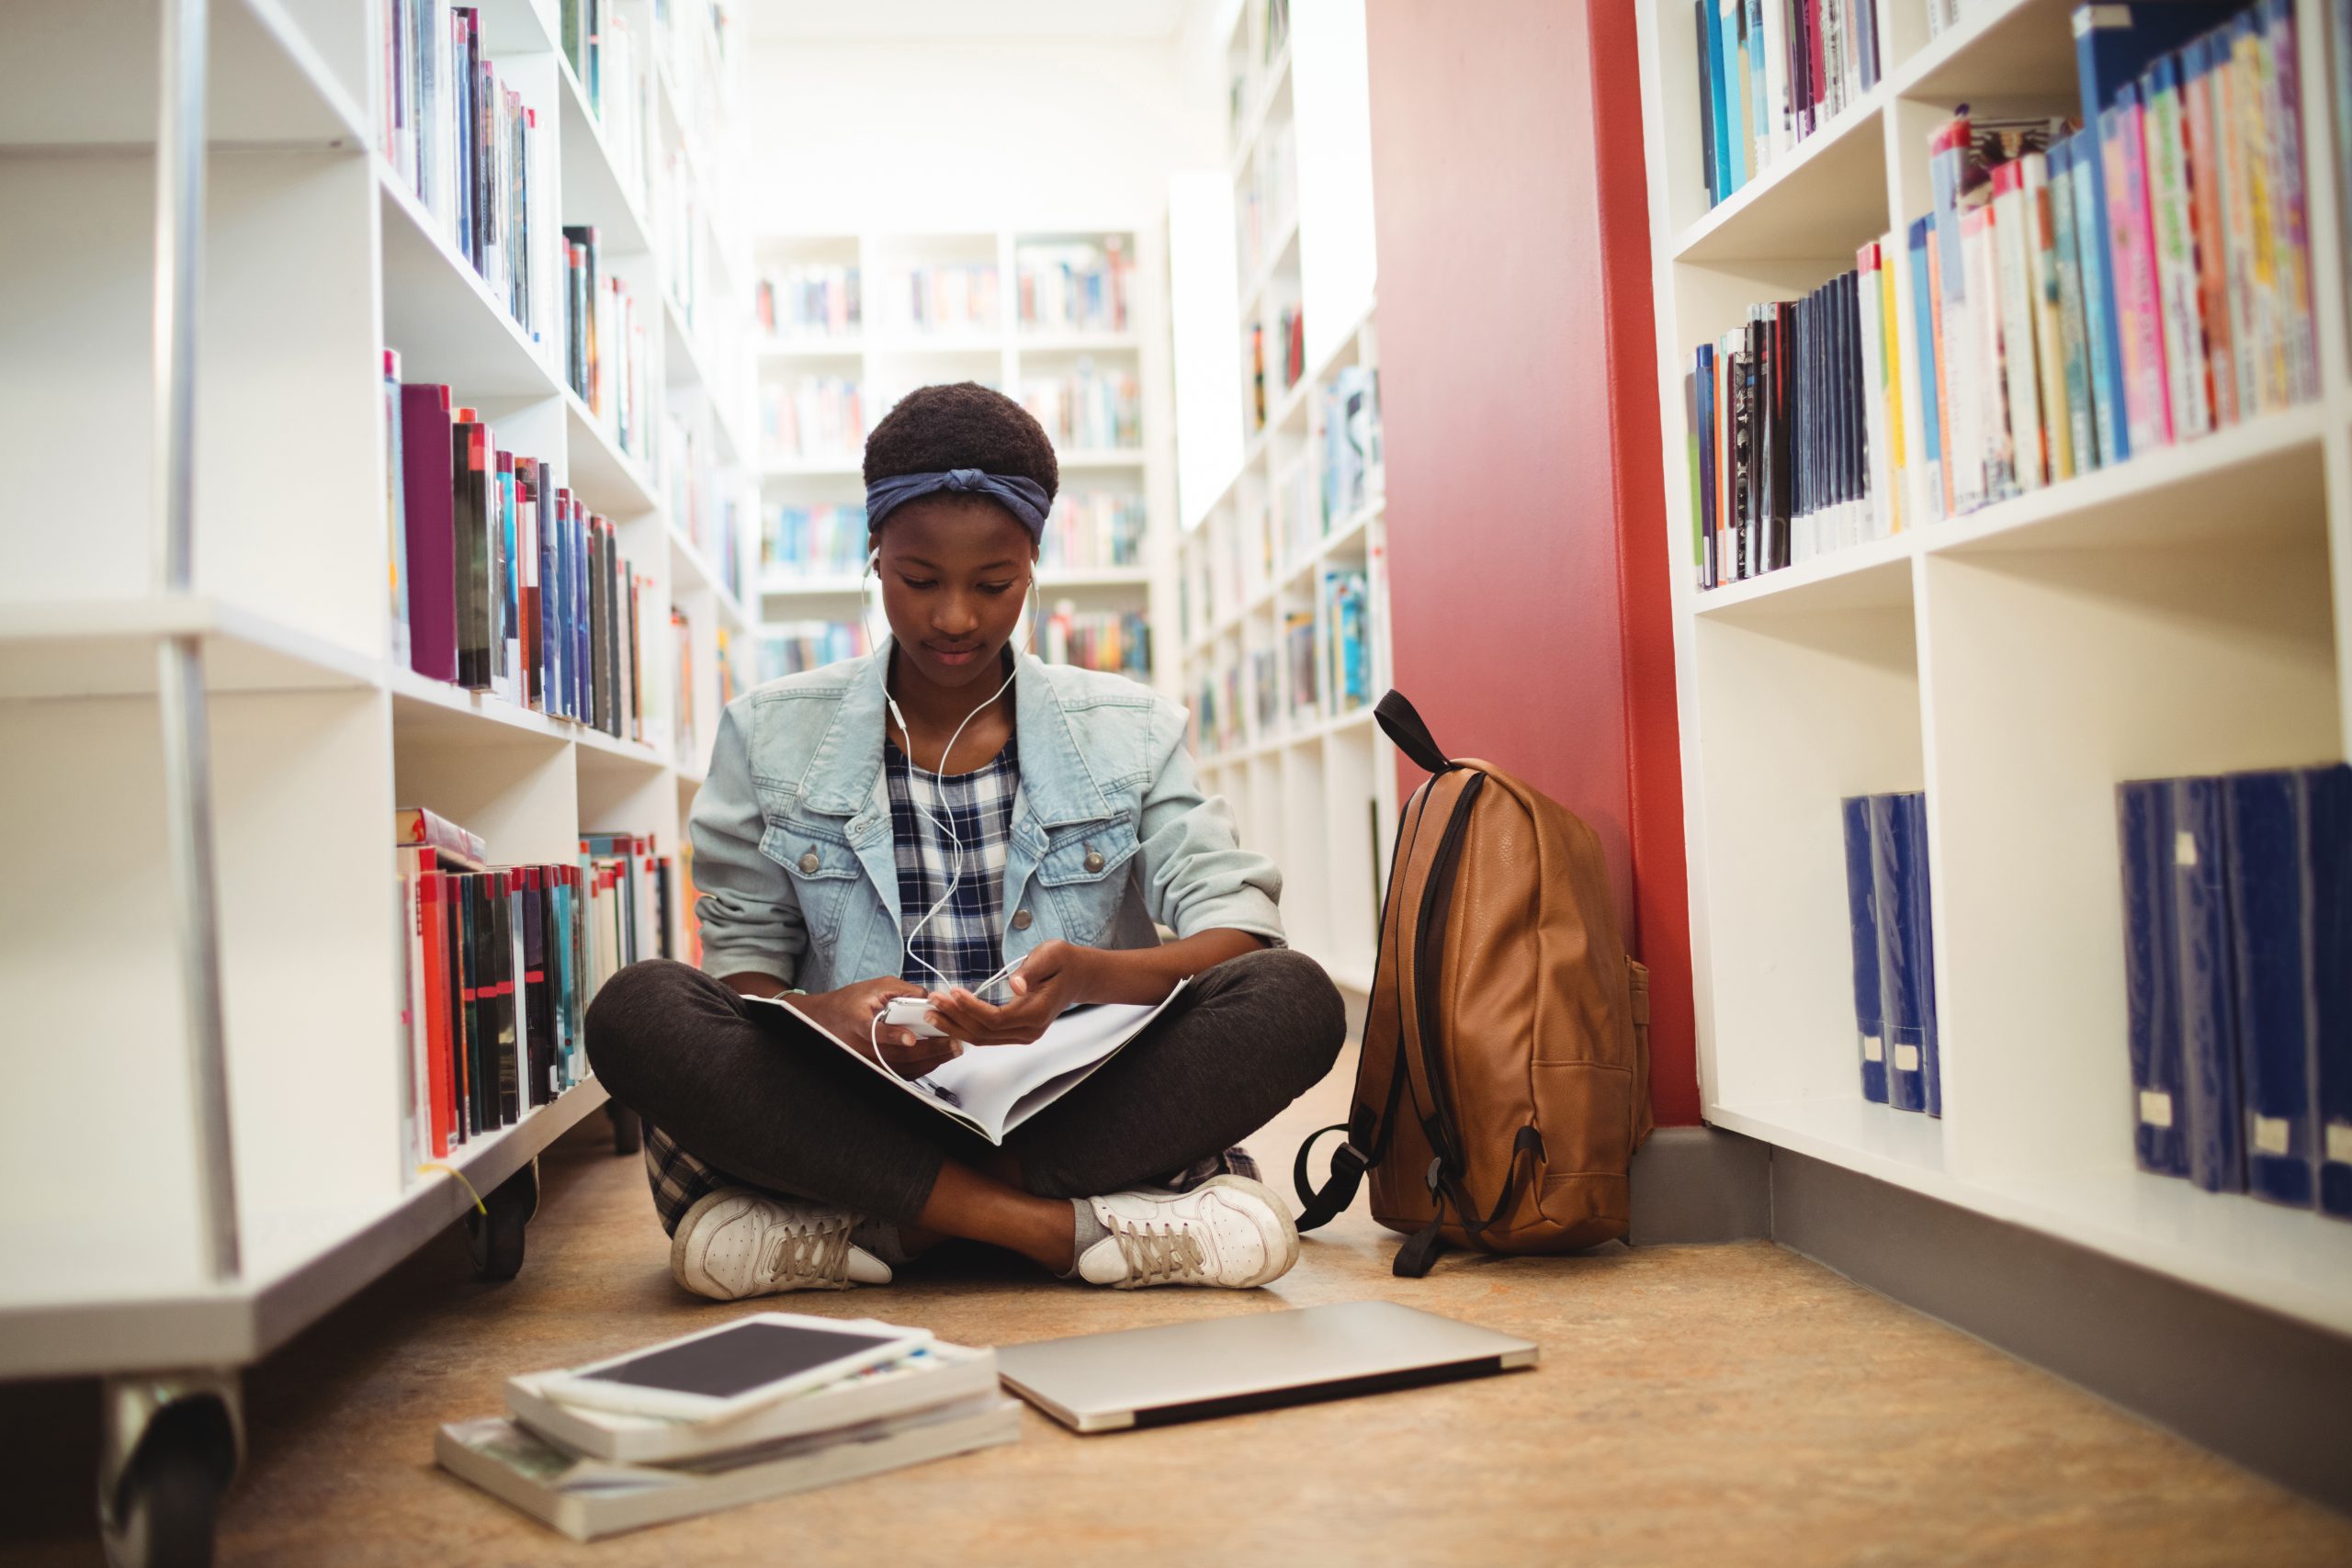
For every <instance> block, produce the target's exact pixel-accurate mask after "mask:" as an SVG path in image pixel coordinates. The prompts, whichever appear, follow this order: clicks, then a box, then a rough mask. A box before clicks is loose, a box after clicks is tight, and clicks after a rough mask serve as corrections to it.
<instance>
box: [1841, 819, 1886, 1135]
mask: <svg viewBox="0 0 2352 1568" xmlns="http://www.w3.org/2000/svg"><path fill="white" fill-rule="evenodd" d="M1841 810H1842V815H1843V817H1844V819H1845V824H1846V926H1847V933H1848V935H1849V938H1850V939H1851V942H1852V946H1853V954H1854V1034H1855V1037H1856V1039H1857V1040H1858V1041H1859V1043H1860V1051H1861V1060H1862V1098H1863V1099H1864V1100H1869V1101H1871V1103H1872V1104H1874V1105H1884V1104H1885V1103H1886V1022H1885V1018H1884V1015H1883V1011H1882V1010H1881V1008H1880V1006H1879V984H1878V983H1879V974H1878V892H1877V886H1876V882H1875V875H1876V874H1875V873H1874V872H1873V871H1872V870H1871V802H1870V797H1869V796H1868V795H1853V796H1850V797H1849V798H1848V799H1847V800H1846V801H1845V802H1844V803H1843V805H1842V807H1841Z"/></svg>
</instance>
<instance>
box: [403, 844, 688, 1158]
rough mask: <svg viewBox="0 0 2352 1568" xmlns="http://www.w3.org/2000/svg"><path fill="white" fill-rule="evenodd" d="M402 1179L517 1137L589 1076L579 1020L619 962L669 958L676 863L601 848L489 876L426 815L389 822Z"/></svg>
mask: <svg viewBox="0 0 2352 1568" xmlns="http://www.w3.org/2000/svg"><path fill="white" fill-rule="evenodd" d="M393 841H394V844H395V846H396V850H397V856H396V858H397V863H398V874H399V888H400V900H401V930H402V931H404V932H405V933H406V936H405V940H404V942H403V943H402V946H401V975H402V987H401V1025H402V1041H403V1044H404V1045H405V1047H406V1053H407V1055H406V1066H407V1082H408V1085H409V1093H408V1098H407V1102H406V1109H407V1111H408V1129H407V1131H408V1137H407V1140H406V1142H407V1146H408V1148H409V1150H410V1152H411V1153H412V1155H413V1156H414V1157H413V1159H412V1160H411V1162H410V1163H411V1166H412V1167H414V1166H418V1165H422V1164H424V1162H426V1161H428V1160H438V1159H446V1158H447V1157H448V1154H449V1150H450V1149H451V1148H452V1147H453V1146H455V1145H461V1144H464V1143H467V1142H469V1141H470V1140H472V1139H474V1138H478V1137H481V1136H484V1135H486V1134H491V1133H494V1132H496V1131H498V1130H499V1129H500V1128H501V1127H505V1126H509V1125H512V1124H513V1123H514V1122H517V1121H519V1120H521V1119H522V1117H523V1116H524V1115H525V1114H526V1113H527V1112H528V1111H530V1109H531V1108H532V1107H534V1106H538V1105H544V1104H546V1103H548V1101H550V1100H554V1099H555V1098H556V1097H557V1096H558V1095H560V1094H561V1093H562V1092H563V1091H564V1090H565V1089H569V1088H571V1086H572V1085H573V1084H575V1083H577V1082H579V1081H580V1080H581V1079H582V1077H586V1076H587V1072H588V1063H587V1057H586V1055H585V1053H584V1052H583V1050H582V1045H581V1021H582V1018H583V1017H584V1016H585V1014H586V1012H587V1008H588V1003H589V1001H590V999H591V998H594V996H595V994H596V990H597V988H598V987H601V986H602V985H603V984H604V983H605V980H606V979H607V978H609V977H610V976H611V975H612V974H613V972H614V971H616V970H617V969H618V968H620V967H621V965H622V964H628V963H634V962H635V961H636V960H637V959H639V958H641V957H642V958H651V957H657V956H658V957H666V956H668V954H669V942H668V935H667V933H668V930H669V922H668V919H667V910H666V906H667V903H668V901H669V892H668V889H669V886H670V867H669V862H668V861H667V860H666V859H664V858H662V857H661V856H659V855H657V854H656V853H655V852H654V849H653V840H652V839H651V838H650V836H647V837H637V836H632V835H624V834H595V835H592V836H591V837H589V838H587V839H583V840H581V852H580V858H579V860H578V861H577V862H576V863H552V864H539V865H505V866H502V865H494V864H492V863H491V860H490V852H489V846H488V845H486V844H485V843H484V842H483V841H482V840H481V839H480V838H479V837H477V836H476V835H474V834H472V833H469V832H468V831H467V830H466V829H463V828H460V827H458V825H457V824H455V823H453V822H451V821H449V820H448V819H447V818H443V817H441V816H439V815H437V814H436V813H435V812H433V811H430V810H427V809H425V808H424V807H403V808H402V809H401V810H400V811H399V812H397V813H395V814H394V818H393Z"/></svg>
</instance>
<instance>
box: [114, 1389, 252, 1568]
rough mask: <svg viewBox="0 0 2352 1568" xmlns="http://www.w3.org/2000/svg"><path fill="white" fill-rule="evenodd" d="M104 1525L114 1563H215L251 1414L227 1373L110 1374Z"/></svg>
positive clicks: (171, 1566) (133, 1566)
mask: <svg viewBox="0 0 2352 1568" xmlns="http://www.w3.org/2000/svg"><path fill="white" fill-rule="evenodd" d="M104 1398H105V1401H106V1447H105V1450H104V1451H103V1453H102V1455H101V1457H100V1459H99V1469H98V1534H99V1537H100V1539H101V1540H102V1541H103V1542H104V1544H105V1547H106V1554H107V1562H109V1563H112V1564H114V1568H208V1565H209V1563H210V1562H212V1530H213V1522H214V1519H215V1517H216V1516H217V1515H218V1513H219V1510H220V1499H221V1497H222V1495H225V1494H226V1493H227V1492H228V1490H229V1483H230V1482H231V1481H232V1480H234V1479H235V1477H236V1473H237V1460H238V1453H239V1450H240V1449H241V1448H242V1447H243V1435H242V1427H243V1413H242V1410H241V1408H240V1405H241V1401H240V1400H239V1398H238V1393H237V1385H236V1381H235V1379H234V1378H233V1377H232V1376H230V1375H229V1374H226V1373H221V1372H184V1373H174V1374H170V1375H166V1376H162V1377H152V1378H115V1379H108V1380H107V1384H106V1388H105V1393H104Z"/></svg>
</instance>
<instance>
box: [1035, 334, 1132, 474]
mask: <svg viewBox="0 0 2352 1568" xmlns="http://www.w3.org/2000/svg"><path fill="white" fill-rule="evenodd" d="M1021 406H1022V407H1023V408H1025V409H1027V410H1028V411H1029V412H1030V413H1031V414H1032V415H1033V416H1035V419H1036V421H1037V423H1039V424H1042V425H1044V426H1045V427H1046V434H1047V435H1048V436H1050V437H1052V439H1053V442H1054V445H1055V446H1057V447H1060V448H1062V449H1063V450H1065V451H1067V450H1069V448H1071V447H1084V448H1090V449H1095V448H1106V447H1118V446H1125V447H1134V446H1142V445H1143V383H1142V382H1141V381H1139V380H1137V379H1136V373H1135V372H1134V371H1132V370H1115V369H1101V368H1098V367H1096V366H1095V363H1094V361H1093V359H1092V358H1091V357H1089V356H1086V355H1080V358H1079V361H1078V367H1077V368H1076V369H1075V370H1073V371H1071V372H1070V373H1069V375H1067V376H1051V377H1031V378H1027V379H1025V380H1023V383H1022V386H1021Z"/></svg>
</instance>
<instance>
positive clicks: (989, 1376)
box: [434, 1320, 1021, 1540]
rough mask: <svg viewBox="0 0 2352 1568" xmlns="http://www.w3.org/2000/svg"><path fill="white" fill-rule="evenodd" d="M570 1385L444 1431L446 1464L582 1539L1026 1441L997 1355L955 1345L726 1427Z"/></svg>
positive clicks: (518, 1384) (522, 1389) (732, 1419)
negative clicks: (575, 1390)
mask: <svg viewBox="0 0 2352 1568" xmlns="http://www.w3.org/2000/svg"><path fill="white" fill-rule="evenodd" d="M869 1321H870V1320H869ZM826 1326H827V1327H850V1328H854V1327H861V1326H867V1324H861V1323H859V1322H857V1321H855V1320H853V1321H851V1322H849V1323H833V1322H828V1323H827V1324H826ZM871 1326H872V1327H874V1328H876V1329H877V1330H888V1328H889V1325H884V1324H871ZM559 1375H560V1374H554V1373H536V1374H532V1375H529V1376H525V1377H516V1378H510V1379H508V1380H507V1383H506V1407H507V1412H508V1414H507V1415H505V1416H487V1417H484V1418H482V1419H480V1420H475V1421H455V1422H451V1423H449V1424H447V1425H446V1426H444V1427H441V1428H440V1430H439V1432H438V1433H437V1434H436V1435H435V1440H434V1456H435V1458H436V1459H437V1460H438V1461H440V1463H441V1465H442V1466H443V1468H445V1469H447V1470H448V1471H450V1472H453V1473H455V1474H457V1475H458V1476H460V1477H462V1478H463V1479H465V1480H467V1481H469V1482H471V1483H473V1484H475V1485H476V1486H479V1487H481V1489H482V1490H483V1491H485V1492H488V1493H489V1494H491V1495H492V1496H494V1497H497V1498H499V1499H501V1500H502V1501H503V1502H506V1503H509V1504H512V1505H513V1506H515V1507H517V1508H520V1509H521V1510H522V1511H523V1512H525V1513H526V1514H529V1515H530V1516H531V1517H534V1518H536V1519H538V1520H539V1521H540V1522H541V1523H543V1524H546V1525H548V1526H551V1527H552V1528H554V1529H558V1530H560V1531H562V1532H563V1533H564V1534H565V1535H568V1536H570V1537H571V1538H572V1539H573V1540H595V1539H597V1538H598V1537H600V1536H607V1535H614V1534H617V1533H619V1532H621V1531H623V1530H631V1529H643V1528H645V1527H647V1526H649V1525H658V1524H667V1523H670V1522H672V1521H673V1520H676V1519H684V1518H692V1517H695V1516H697V1515H701V1514H707V1513H712V1512H715V1511H717V1510H718V1509H720V1508H730V1507H735V1506H740V1505H741V1504H745V1503H753V1502H758V1501H760V1500H762V1499H763V1498H768V1497H781V1496H786V1495H790V1494H792V1493H796V1492H806V1491H809V1490H811V1489H813V1488H815V1487H819V1486H828V1485H831V1484H834V1483H839V1482H843V1481H854V1480H856V1479H858V1478H859V1477H861V1476H867V1475H876V1474H879V1473H881V1472H885V1471H890V1470H898V1469H901V1468H903V1467H905V1466H908V1465H911V1464H921V1463H923V1462H925V1461H930V1460H934V1459H944V1458H947V1457H948V1456H950V1455H953V1454H961V1453H970V1452H973V1451H975V1450H979V1449H985V1448H993V1447H995V1446H997V1445H999V1444H1002V1443H1010V1442H1012V1441H1014V1440H1016V1439H1017V1438H1019V1437H1020V1434H1021V1424H1020V1406H1019V1405H1018V1404H1015V1403H1014V1402H1013V1401H1012V1400H1009V1399H1006V1398H1005V1397H1003V1395H1002V1394H1001V1393H998V1392H997V1385H996V1384H997V1373H996V1353H995V1352H994V1351H993V1350H989V1349H985V1348H981V1349H974V1348H967V1347H965V1346H961V1345H951V1344H948V1343H946V1342H944V1341H943V1340H927V1341H926V1342H925V1343H923V1344H921V1345H919V1346H917V1347H916V1348H913V1349H911V1350H910V1351H908V1352H907V1353H906V1354H904V1355H902V1356H900V1357H899V1359H896V1360H890V1361H885V1362H883V1363H882V1364H880V1365H879V1366H874V1367H869V1368H866V1369H865V1371H856V1372H852V1373H849V1374H847V1375H845V1376H843V1377H842V1378H840V1379H838V1380H837V1381H834V1382H825V1383H820V1384H819V1385H818V1386H816V1387H814V1388H811V1389H809V1390H806V1391H804V1392H801V1393H792V1394H787V1395H786V1396H785V1397H783V1398H780V1399H776V1400H774V1401H772V1402H769V1403H766V1404H760V1405H757V1406H755V1407H753V1408H752V1409H751V1410H749V1411H747V1412H745V1413H743V1414H741V1415H737V1416H729V1417H727V1418H725V1419H718V1420H711V1419H703V1420H695V1419H686V1418H680V1417H670V1416H639V1415H626V1414H621V1413H618V1412H615V1411H609V1410H604V1409H596V1408H591V1407H588V1406H585V1405H580V1404H566V1403H563V1402H561V1401H559V1400H558V1399H556V1398H554V1397H552V1396H551V1394H550V1393H548V1385H549V1383H550V1382H551V1381H552V1380H553V1379H555V1378H556V1377H558V1376H559Z"/></svg>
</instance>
